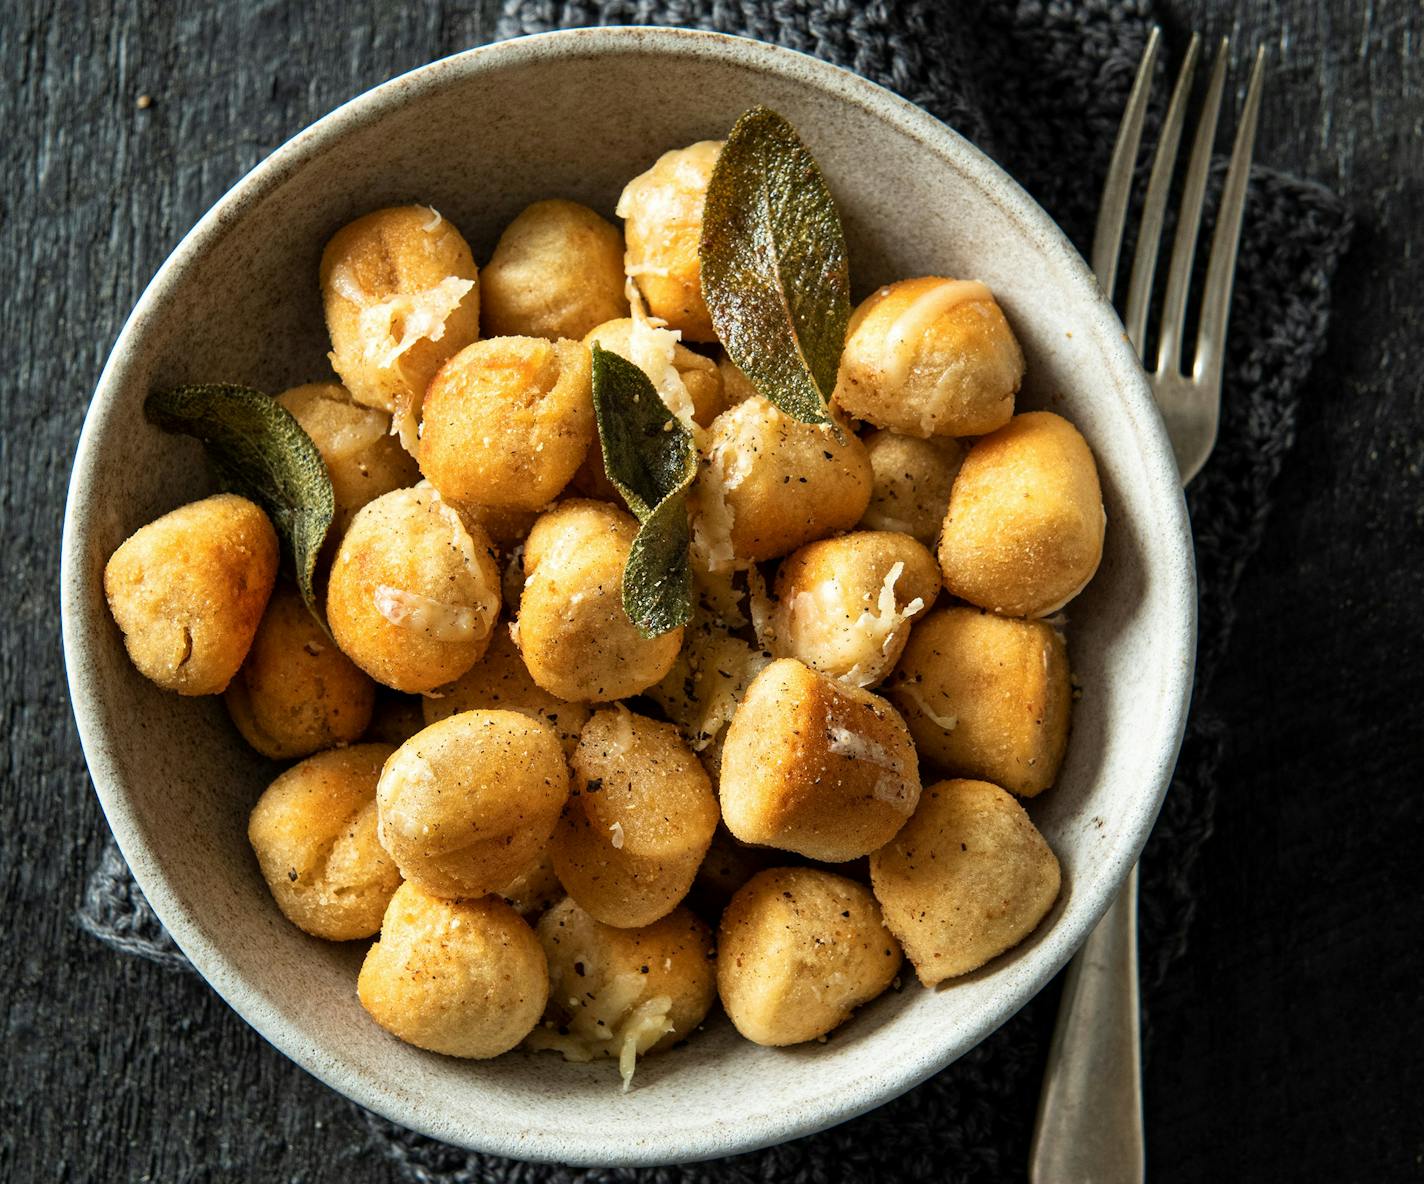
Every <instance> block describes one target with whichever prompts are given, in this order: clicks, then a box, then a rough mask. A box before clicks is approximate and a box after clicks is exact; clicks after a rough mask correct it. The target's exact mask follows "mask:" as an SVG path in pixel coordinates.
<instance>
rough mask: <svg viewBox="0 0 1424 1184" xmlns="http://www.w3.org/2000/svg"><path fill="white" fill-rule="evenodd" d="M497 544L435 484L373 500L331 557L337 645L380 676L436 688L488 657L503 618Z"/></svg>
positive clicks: (331, 621) (331, 617) (330, 604)
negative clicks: (464, 518) (464, 517)
mask: <svg viewBox="0 0 1424 1184" xmlns="http://www.w3.org/2000/svg"><path fill="white" fill-rule="evenodd" d="M499 606H500V572H499V565H498V563H496V562H495V552H494V547H493V545H492V544H491V543H490V541H489V537H488V536H487V535H485V533H484V531H483V530H481V529H480V528H479V527H478V526H475V525H473V524H471V525H470V526H468V527H467V526H466V524H465V523H464V521H462V519H461V518H460V516H459V514H457V513H456V512H455V511H454V510H453V509H452V508H451V507H450V506H448V505H446V504H445V503H444V502H443V501H442V500H441V499H440V496H439V495H438V494H437V493H436V492H435V490H433V489H431V488H430V487H429V486H428V485H419V486H416V487H415V488H414V489H398V490H395V491H394V492H392V493H387V494H385V495H383V496H382V497H378V498H377V499H376V500H375V501H373V502H371V503H370V504H369V505H367V506H365V507H364V508H363V509H362V510H361V512H360V513H359V514H357V515H356V518H355V520H354V521H353V522H352V523H351V529H350V530H348V531H347V532H346V535H345V537H344V538H342V540H341V546H340V548H339V549H338V550H337V552H336V559H335V561H334V562H333V563H332V565H331V579H330V582H329V584H328V588H327V594H326V619H327V623H328V625H329V626H330V627H331V633H332V636H333V637H334V638H335V639H336V644H337V645H339V646H340V647H341V651H342V653H344V654H346V656H347V657H349V658H350V659H351V660H352V661H353V662H355V663H356V665H358V666H359V667H361V669H362V670H364V671H365V672H366V673H367V674H369V675H370V676H371V677H372V678H374V679H375V680H376V681H377V682H379V683H384V684H385V685H386V686H388V687H392V688H394V689H395V690H398V691H407V692H421V691H432V690H434V689H435V688H437V687H440V686H444V685H446V684H447V683H450V682H453V681H454V680H455V679H457V678H459V677H460V675H462V674H464V673H465V671H467V670H468V669H469V668H470V667H471V666H473V665H474V664H475V663H476V662H478V661H479V660H480V658H482V657H483V656H484V653H485V651H486V650H487V649H488V648H489V643H490V636H491V634H492V633H493V632H494V628H495V622H496V621H497V620H498V618H499Z"/></svg>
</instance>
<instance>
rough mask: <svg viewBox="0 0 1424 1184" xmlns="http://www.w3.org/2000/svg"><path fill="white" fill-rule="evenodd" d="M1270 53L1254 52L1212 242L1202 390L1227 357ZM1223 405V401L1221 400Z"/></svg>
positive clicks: (1199, 355)
mask: <svg viewBox="0 0 1424 1184" xmlns="http://www.w3.org/2000/svg"><path fill="white" fill-rule="evenodd" d="M1265 65H1266V47H1265V46H1264V45H1263V46H1262V47H1261V48H1260V49H1259V50H1257V51H1256V61H1255V63H1254V64H1253V65H1252V67H1251V82H1250V84H1249V85H1248V86H1247V88H1246V102H1245V104H1244V106H1243V107H1242V108H1241V124H1240V126H1239V127H1238V128H1237V129H1236V143H1235V144H1234V145H1233V146H1232V149H1231V165H1230V167H1229V168H1228V169H1227V170H1226V183H1225V185H1223V186H1222V190H1221V209H1220V210H1219V211H1217V215H1216V230H1215V231H1214V232H1213V233H1212V237H1211V259H1210V260H1209V261H1208V263H1207V266H1206V288H1205V290H1204V292H1203V294H1202V307H1201V324H1200V326H1199V327H1198V329H1197V349H1196V360H1195V363H1194V366H1193V377H1195V379H1196V381H1197V383H1198V385H1200V386H1202V387H1204V388H1206V389H1209V390H1213V391H1218V392H1219V391H1220V389H1221V368H1222V363H1223V360H1224V357H1225V345H1226V320H1227V317H1228V316H1229V315H1230V313H1231V285H1232V281H1233V280H1235V278H1236V248H1237V246H1238V245H1239V243H1240V241H1241V218H1242V215H1243V213H1244V212H1245V209H1246V183H1247V181H1249V180H1250V176H1251V153H1252V149H1253V148H1254V147H1255V142H1256V119H1257V116H1258V115H1259V114H1260V111H1261V90H1262V85H1261V80H1262V78H1263V77H1264V76H1265ZM1218 402H1219V400H1218Z"/></svg>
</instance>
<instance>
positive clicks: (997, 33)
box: [80, 0, 1350, 1184]
mask: <svg viewBox="0 0 1424 1184" xmlns="http://www.w3.org/2000/svg"><path fill="white" fill-rule="evenodd" d="M1152 21H1153V14H1152V7H1151V5H1150V4H1149V3H1147V2H1146V0H1127V2H1126V3H1117V4H1113V3H1108V2H1106V0H1088V2H1087V3H1081V4H1077V5H1070V4H1067V3H1063V2H1061V0H1053V2H1045V0H1019V2H1017V3H1015V2H1013V0H963V2H960V3H954V4H951V3H946V2H937V0H906V2H903V3H890V2H888V0H873V2H871V3H858V2H854V0H809V2H807V0H675V2H672V3H667V4H654V3H648V2H646V0H613V2H612V3H605V4H596V3H592V2H590V0H506V3H505V4H504V8H503V12H502V16H501V19H500V25H499V34H500V36H501V37H512V36H515V35H517V34H522V33H535V32H544V31H547V30H550V29H561V28H571V27H574V26H579V25H593V24H605V25H613V24H617V25H627V24H656V25H684V26H689V27H696V28H703V29H715V30H718V31H720V32H725V33H743V34H747V35H749V36H752V37H758V38H761V39H763V40H766V41H772V42H776V43H778V44H781V45H784V46H788V47H790V48H792V49H797V50H802V51H804V52H806V53H810V54H814V55H816V56H817V57H821V58H825V59H826V60H828V61H832V62H836V63H839V64H840V65H843V66H848V67H850V68H851V69H853V70H855V71H856V72H857V73H860V74H863V75H865V76H866V77H867V78H871V79H873V80H874V81H876V82H879V83H881V84H883V85H885V86H887V87H890V88H891V89H892V90H895V91H897V92H898V93H900V94H901V95H903V96H904V97H905V98H907V99H910V100H911V101H913V102H915V103H918V104H920V105H921V106H923V107H925V108H926V109H927V110H929V111H931V112H932V113H933V114H935V115H936V116H938V117H940V118H941V119H943V120H945V122H947V123H948V124H950V125H951V126H952V127H954V128H955V129H956V130H958V131H959V132H961V133H963V134H964V135H965V136H967V137H968V138H969V139H970V140H972V141H973V142H974V143H976V144H978V145H979V147H980V148H982V149H983V150H984V151H985V152H987V153H988V154H989V155H990V156H992V157H993V158H994V159H995V160H996V161H998V162H999V163H1000V164H1001V165H1002V166H1003V167H1004V168H1005V169H1006V170H1007V171H1008V172H1009V173H1010V174H1012V175H1013V176H1014V177H1016V178H1017V179H1018V180H1019V181H1020V182H1021V183H1022V184H1023V185H1024V186H1025V187H1026V188H1027V189H1028V190H1029V192H1030V193H1032V194H1033V195H1034V197H1036V198H1037V199H1038V201H1039V202H1040V203H1041V204H1042V205H1043V206H1044V208H1045V209H1047V210H1048V212H1049V213H1050V214H1052V215H1053V216H1054V217H1055V218H1056V219H1057V220H1058V221H1059V223H1060V224H1061V225H1062V226H1063V228H1064V229H1065V230H1066V231H1067V233H1068V234H1069V235H1070V237H1072V238H1073V240H1074V241H1075V242H1076V243H1077V244H1078V246H1079V247H1080V248H1082V249H1083V250H1084V251H1085V252H1086V249H1087V246H1088V242H1089V237H1090V235H1091V231H1092V225H1093V218H1094V216H1095V213H1096V205H1097V198H1098V191H1099V188H1100V186H1101V184H1102V177H1103V174H1104V172H1105V170H1106V167H1107V159H1108V154H1109V152H1110V150H1111V146H1112V143H1113V137H1114V134H1115V132H1116V129H1117V123H1118V119H1119V117H1120V116H1121V113H1122V108H1123V104H1124V102H1125V99H1126V95H1127V90H1128V87H1129V86H1130V84H1131V81H1132V78H1133V75H1134V73H1135V71H1136V68H1137V63H1138V60H1139V58H1140V56H1141V53H1142V49H1143V46H1144V44H1145V42H1146V39H1147V32H1148V29H1149V28H1150V26H1151V24H1152ZM1164 71H1165V67H1164ZM1164 89H1165V88H1164V86H1163V85H1162V80H1161V79H1159V86H1158V92H1159V95H1158V101H1159V103H1160V101H1161V93H1160V92H1161V91H1163V90H1164ZM1157 110H1158V111H1159V112H1160V107H1158V108H1157ZM1220 171H1221V170H1220V169H1219V168H1218V170H1217V175H1216V178H1215V183H1217V184H1219V180H1220ZM1349 234H1350V218H1349V214H1348V212H1347V210H1346V209H1345V207H1344V206H1343V205H1342V203H1341V202H1340V201H1339V200H1338V199H1337V198H1336V197H1335V196H1334V195H1332V194H1331V193H1329V192H1328V191H1327V190H1325V189H1322V188H1320V187H1319V186H1316V185H1312V184H1308V183H1305V182H1302V181H1299V180H1296V179H1294V178H1291V177H1287V176H1283V175H1281V174H1280V173H1276V172H1273V171H1271V170H1270V169H1268V168H1261V167H1258V168H1256V169H1255V170H1254V172H1253V174H1252V182H1251V191H1250V200H1249V202H1248V204H1247V210H1246V223H1245V231H1244V238H1243V242H1242V252H1241V259H1240V265H1239V271H1238V275H1237V280H1236V299H1235V303H1234V306H1233V311H1232V322H1231V334H1230V350H1229V354H1228V358H1227V368H1226V398H1225V406H1224V420H1223V423H1222V429H1221V437H1220V441H1219V443H1218V445H1217V448H1216V452H1215V454H1214V455H1213V456H1212V458H1211V461H1210V463H1209V464H1208V465H1207V467H1206V469H1205V471H1204V472H1203V473H1202V474H1201V476H1200V477H1199V478H1198V479H1197V480H1196V481H1195V482H1194V483H1193V485H1192V488H1191V494H1190V498H1189V501H1190V503H1191V511H1192V521H1193V523H1194V524H1195V532H1196V544H1197V565H1198V574H1199V579H1200V582H1201V605H1200V638H1201V640H1200V649H1199V654H1198V663H1197V669H1198V678H1197V687H1196V702H1195V704H1194V708H1193V716H1192V722H1191V725H1190V727H1189V729H1188V732H1187V737H1186V741H1185V745H1184V748H1183V751H1182V757H1181V761H1180V764H1179V766H1178V769H1177V774H1176V777H1175V779H1174V781H1173V785H1172V791H1171V793H1170V794H1169V795H1168V798H1167V802H1166V806H1165V807H1164V809H1163V812H1162V816H1161V820H1160V821H1159V822H1158V824H1157V828H1156V831H1155V832H1154V834H1153V837H1152V840H1151V842H1150V843H1149V844H1148V847H1147V851H1146V853H1145V855H1144V857H1143V861H1142V956H1143V983H1144V990H1145V999H1146V1004H1147V1007H1148V1009H1149V1013H1150V1007H1151V1003H1152V988H1153V987H1154V986H1156V985H1157V984H1159V983H1160V982H1161V981H1162V979H1163V978H1164V976H1165V975H1166V974H1167V972H1168V970H1169V968H1170V966H1171V964H1172V962H1173V961H1174V960H1175V959H1176V958H1177V957H1179V956H1180V955H1181V953H1182V951H1183V950H1184V949H1185V948H1186V941H1187V934H1188V930H1189V926H1190V922H1191V917H1192V911H1193V904H1192V902H1193V895H1194V887H1193V880H1192V874H1193V868H1194V866H1195V864H1196V860H1197V855H1198V853H1199V852H1200V849H1201V846H1202V844H1203V842H1204V841H1205V840H1206V839H1207V837H1208V836H1209V835H1210V834H1211V830H1212V811H1213V805H1214V800H1215V793H1216V771H1217V764H1218V762H1219V759H1220V754H1221V750H1222V742H1223V735H1224V729H1223V726H1222V723H1221V721H1220V719H1219V718H1218V717H1217V715H1215V714H1214V712H1213V710H1212V701H1211V694H1210V692H1211V682H1212V675H1213V673H1214V671H1215V669H1216V667H1217V665H1218V662H1219V660H1220V657H1221V655H1222V653H1223V651H1224V649H1225V647H1226V642H1227V637H1228V634H1229V632H1230V628H1231V622H1232V618H1233V615H1234V609H1233V603H1232V602H1233V598H1234V596H1235V593H1236V588H1237V584H1238V582H1239V580H1240V576H1241V572H1242V570H1243V569H1244V567H1245V565H1246V563H1247V561H1248V560H1249V558H1250V557H1251V555H1252V554H1253V553H1254V552H1255V550H1256V548H1257V545H1258V543H1259V541H1260V537H1261V532H1262V529H1263V527H1264V525H1265V521H1266V518H1267V515H1268V513H1269V510H1270V498H1271V486H1272V483H1273V482H1274V480H1275V477H1276V474H1277V473H1278V472H1279V470H1280V466H1281V461H1282V458H1283V457H1284V455H1285V453H1286V452H1287V451H1288V450H1289V449H1290V448H1291V446H1292V444H1293V443H1294V439H1295V415H1296V409H1297V405H1298V402H1299V399H1300V395H1301V387H1302V384H1303V382H1304V380H1305V377H1306V375H1307V373H1308V372H1309V370H1310V367H1311V364H1312V363H1313V361H1314V360H1315V358H1316V356H1317V355H1318V354H1319V352H1320V350H1321V349H1322V347H1323V346H1324V343H1325V331H1326V322H1327V319H1328V315H1329V307H1330V303H1329V302H1330V281H1331V277H1332V276H1333V274H1334V271H1335V267H1336V264H1337V263H1338V261H1339V259H1340V257H1341V255H1342V254H1343V252H1344V250H1345V247H1346V244H1347V242H1348V239H1349ZM80 923H81V924H82V925H83V926H84V927H85V928H86V929H88V930H89V931H90V932H91V933H93V934H94V935H95V936H96V937H98V938H99V939H100V940H102V941H104V942H107V943H109V944H110V945H112V946H114V947H116V948H118V949H120V950H123V951H124V952H126V953H133V954H138V955H140V956H142V957H146V958H150V959H152V960H154V961H157V962H161V963H164V964H166V965H173V966H186V965H187V963H186V961H185V960H184V958H183V956H182V954H180V953H179V952H178V950H177V948H176V947H175V946H174V945H173V943H172V941H171V939H169V937H168V935H167V934H166V933H165V932H164V931H163V928H162V926H161V925H160V924H159V923H158V919H157V918H156V917H155V916H154V914H153V912H152V910H151V909H150V908H149V907H148V905H147V903H146V902H145V901H144V899H143V896H142V894H141V893H140V892H139V890H138V888H137V886H136V885H135V884H134V882H133V880H132V879H131V878H130V876H129V873H128V869H127V868H126V867H125V866H124V863H123V860H122V858H121V857H120V856H119V854H118V852H117V850H116V849H114V848H113V847H112V846H111V847H110V849H109V850H108V851H107V852H106V853H105V855H104V858H103V860H102V862H101V864H100V866H99V867H98V868H97V869H96V870H95V872H94V874H93V877H92V879H91V882H90V885H89V892H88V895H87V899H86V902H85V905H84V907H83V909H82V911H81V914H80ZM1055 1001H1056V992H1055V991H1048V992H1045V993H1044V995H1043V996H1041V997H1040V998H1039V999H1038V1000H1036V1001H1034V1002H1033V1003H1031V1004H1030V1005H1029V1006H1028V1007H1026V1008H1025V1009H1024V1010H1023V1011H1022V1012H1021V1013H1019V1015H1017V1016H1016V1017H1015V1018H1014V1019H1012V1020H1011V1021H1009V1023H1007V1024H1006V1025H1005V1026H1004V1027H1003V1028H1002V1029H1000V1031H998V1032H997V1033H995V1034H994V1035H993V1036H991V1037H990V1038H989V1039H988V1040H987V1041H985V1042H984V1043H983V1044H982V1045H980V1046H979V1047H978V1048H977V1049H975V1050H974V1051H973V1052H971V1053H969V1054H968V1055H967V1056H965V1057H963V1058H962V1059H960V1060H959V1061H957V1062H956V1063H955V1064H953V1065H951V1066H950V1067H949V1068H947V1069H945V1070H944V1071H943V1072H942V1073H940V1074H938V1075H937V1076H936V1077H934V1078H932V1079H931V1080H930V1081H928V1082H926V1083H925V1084H924V1085H922V1086H920V1087H919V1088H918V1089H915V1090H913V1091H911V1092H910V1093H908V1094H906V1095H905V1096H904V1097H902V1098H899V1099H897V1100H896V1101H893V1102H891V1103H889V1104H887V1105H885V1106H883V1107H881V1108H880V1109H879V1110H876V1111H874V1112H872V1113H870V1114H867V1115H865V1116H863V1117H861V1118H858V1119H855V1120H853V1121H851V1122H848V1123H846V1124H844V1125H843V1126H840V1127H837V1128H835V1129H834V1130H831V1131H827V1132H825V1133H823V1134H820V1135H816V1136H812V1137H810V1138H806V1139H800V1140H798V1141H796V1142H793V1143H789V1144H786V1145H784V1146H781V1147H775V1148H771V1149H768V1150H766V1151H760V1152H756V1153H752V1154H748V1155H743V1156H738V1157H736V1158H734V1159H728V1160H722V1161H717V1162H714V1163H709V1164H694V1165H691V1166H688V1167H679V1168H667V1169H657V1170H651V1169H650V1170H645V1171H639V1170H625V1169H616V1170H592V1171H582V1170H574V1169H568V1168H555V1167H545V1166H537V1165H531V1164H524V1163H519V1162H517V1161H514V1160H506V1159H500V1158H497V1157H495V1156H489V1155H476V1154H470V1153H468V1152H465V1151H461V1150H458V1149H456V1148H452V1147H448V1146H445V1145H444V1144H440V1143H436V1142H434V1141H432V1140H430V1139H427V1138H424V1137H423V1136H419V1135H414V1134H411V1133H410V1132H407V1131H405V1130H402V1129H400V1128H398V1127H396V1126H394V1125H393V1124H391V1123H388V1122H386V1121H385V1120H384V1119H380V1118H376V1117H375V1116H373V1115H368V1116H367V1121H368V1122H369V1124H370V1126H371V1128H372V1131H373V1133H374V1134H375V1136H376V1137H377V1140H378V1142H380V1143H381V1144H382V1145H383V1146H384V1147H386V1149H387V1150H388V1153H389V1154H390V1156H391V1157H392V1159H393V1160H394V1161H395V1162H396V1163H397V1164H398V1165H399V1166H400V1168H401V1170H402V1173H403V1174H404V1175H405V1176H406V1177H407V1178H408V1179H410V1180H412V1181H420V1182H422V1184H424V1182H428V1181H436V1180H447V1181H452V1182H455V1184H474V1182H476V1181H479V1182H496V1181H498V1182H500V1184H535V1182H539V1184H543V1182H546V1181H550V1182H552V1181H557V1182H559V1184H573V1182H575V1181H578V1182H581V1184H594V1182H598V1184H604V1182H611V1181H658V1182H672V1181H719V1182H722V1181H726V1182H732V1181H747V1182H748V1184H750V1182H753V1181H757V1182H764V1184H793V1182H794V1184H813V1182H814V1184H828V1182H830V1181H838V1180H855V1181H885V1182H887V1184H888V1182H890V1181H920V1180H923V1181H933V1182H935V1184H943V1182H947V1181H971V1180H973V1181H980V1180H982V1181H997V1180H1000V1179H1004V1178H1011V1177H1016V1176H1018V1175H1019V1174H1020V1173H1021V1171H1022V1165H1023V1164H1024V1163H1025V1162H1026V1157H1027V1150H1028V1137H1029V1129H1030V1124H1031V1122H1032V1118H1033V1112H1034V1103H1035V1099H1036V1096H1037V1090H1038V1079H1039V1075H1040V1073H1041V1070H1042V1066H1043V1062H1044V1055H1045V1052H1046V1047H1047V1037H1048V1035H1049V1033H1050V1032H1051V1029H1052V1023H1053V1011H1054V1004H1055ZM1149 1034H1150V1026H1149ZM1148 1052H1149V1055H1150V1043H1149V1046H1148Z"/></svg>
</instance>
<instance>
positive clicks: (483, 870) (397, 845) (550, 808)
mask: <svg viewBox="0 0 1424 1184" xmlns="http://www.w3.org/2000/svg"><path fill="white" fill-rule="evenodd" d="M568 793H569V773H568V767H567V765H566V764H565V763H564V750H563V747H562V745H560V743H559V737H558V735H557V734H556V733H555V732H554V729H553V728H551V727H550V726H549V725H548V724H546V723H544V722H543V721H541V720H536V719H531V718H529V716H527V715H521V714H520V713H518V712H515V711H465V712H462V713H460V714H459V715H452V716H450V717H449V718H448V719H443V720H440V721H439V722H438V723H434V724H431V725H430V726H429V727H427V728H425V729H423V730H422V731H419V732H417V733H416V734H415V735H414V736H412V737H411V738H410V739H409V740H407V741H406V742H405V743H404V744H402V745H401V746H400V747H399V748H398V749H396V751H395V752H394V753H392V754H391V757H390V759H389V760H387V761H386V764H385V768H384V769H383V770H382V771H381V779H380V782H379V783H378V784H377V786H376V804H377V808H378V811H379V821H380V839H381V845H382V846H383V847H384V848H385V849H386V850H387V851H389V852H390V853H391V857H392V858H393V859H394V860H395V861H396V866H397V867H399V868H400V872H401V875H402V876H404V877H405V878H406V879H407V880H411V881H413V882H414V883H417V884H419V885H420V886H421V887H422V888H423V889H424V890H425V891H426V892H429V893H431V894H433V895H435V896H442V897H449V898H451V899H454V898H458V897H475V896H483V895H485V894H486V893H491V892H500V891H502V890H503V889H504V888H506V887H507V886H508V885H510V884H511V883H513V882H514V881H515V880H516V878H517V877H519V876H521V875H523V874H524V873H526V872H527V871H529V869H530V868H532V867H533V866H534V864H535V863H536V862H538V860H539V858H540V857H541V855H542V854H543V852H544V849H545V847H547V846H548V843H549V837H550V835H552V834H553V832H554V824H555V823H556V822H557V821H558V819H559V812H560V811H561V810H562V809H563V806H564V801H565V799H566V798H567V797H568Z"/></svg>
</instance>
